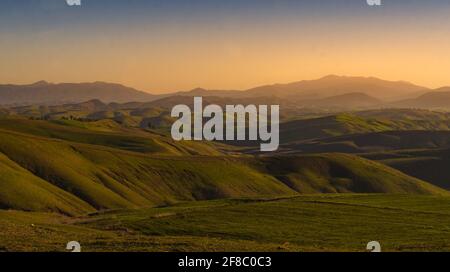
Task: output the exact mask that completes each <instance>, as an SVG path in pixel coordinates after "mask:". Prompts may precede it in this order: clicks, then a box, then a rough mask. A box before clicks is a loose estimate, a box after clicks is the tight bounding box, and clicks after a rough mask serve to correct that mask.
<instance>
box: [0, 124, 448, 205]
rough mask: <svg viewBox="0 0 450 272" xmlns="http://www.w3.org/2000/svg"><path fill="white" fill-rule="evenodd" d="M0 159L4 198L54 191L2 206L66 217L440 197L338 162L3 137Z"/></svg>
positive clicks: (393, 176) (380, 172) (348, 159)
mask: <svg viewBox="0 0 450 272" xmlns="http://www.w3.org/2000/svg"><path fill="white" fill-rule="evenodd" d="M0 154H2V155H3V156H4V160H5V161H7V162H8V163H9V164H12V163H14V167H15V168H16V170H14V171H16V172H19V173H21V175H19V174H16V173H15V172H14V171H13V170H11V169H10V168H11V167H10V168H8V167H7V164H2V169H1V170H2V171H3V173H4V176H11V177H14V178H11V179H7V181H8V182H6V181H4V182H3V183H2V184H1V187H4V188H2V190H3V191H5V192H7V193H8V192H9V191H8V190H11V187H10V186H9V183H11V182H13V183H14V184H20V182H21V181H22V180H24V179H25V178H23V176H24V175H29V176H32V175H33V177H34V178H33V180H36V181H35V183H39V186H40V187H43V188H45V189H46V190H47V191H48V190H50V189H51V190H53V191H51V192H49V193H48V194H44V193H43V192H41V191H42V190H40V191H39V195H36V194H32V193H30V195H27V194H26V193H24V195H23V196H22V197H17V198H14V199H11V198H9V197H7V196H6V195H7V193H4V194H3V196H4V198H1V199H0V205H1V206H3V207H10V208H18V209H24V210H35V211H48V210H51V211H56V212H60V211H63V212H65V213H69V214H74V213H78V212H79V213H82V212H85V211H88V210H92V208H95V209H97V210H103V209H121V208H137V207H146V206H156V205H163V204H167V203H174V202H177V201H188V200H208V199H221V198H231V197H259V196H286V195H293V194H297V193H322V192H328V193H330V192H362V193H417V194H444V193H445V192H444V191H443V190H440V189H438V188H436V187H433V186H431V185H429V184H426V183H424V182H422V181H420V180H417V179H414V178H411V177H408V176H406V175H404V174H401V173H400V172H397V171H395V170H393V169H391V168H388V167H385V166H383V165H381V164H377V163H373V162H369V161H367V160H364V159H361V158H358V157H354V156H350V155H339V154H325V155H321V156H297V157H290V158H289V157H285V158H262V159H257V158H254V157H231V156H229V157H222V156H183V157H177V156H155V155H150V154H143V153H139V152H130V151H125V150H121V149H117V148H110V147H105V146H101V145H92V144H81V143H75V142H69V141H63V140H58V139H52V138H44V137H38V136H35V135H26V134H21V133H17V132H8V131H1V130H0ZM42 183H45V184H46V186H47V187H49V188H50V189H48V188H47V187H44V185H42ZM17 186H19V185H17ZM29 186H30V188H31V186H32V184H31V183H30V185H29ZM34 187H36V186H34ZM34 187H33V188H31V189H33V190H32V191H33V192H34V191H36V192H37V189H34ZM54 187H58V188H59V189H60V190H63V191H64V192H66V193H68V194H70V195H71V197H72V198H76V201H67V203H61V202H58V201H57V200H58V198H57V197H56V196H55V195H57V194H58V193H59V192H60V191H55V189H56V188H54ZM31 189H30V190H31ZM54 191H55V192H54ZM32 202H33V203H34V204H33V205H32V206H28V205H31V204H28V203H32ZM72 203H73V206H72ZM67 206H70V207H67Z"/></svg>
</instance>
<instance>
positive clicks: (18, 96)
mask: <svg viewBox="0 0 450 272" xmlns="http://www.w3.org/2000/svg"><path fill="white" fill-rule="evenodd" d="M156 98H157V96H155V95H152V94H149V93H146V92H142V91H138V90H136V89H133V88H130V87H126V86H123V85H120V84H113V83H105V82H94V83H60V84H52V83H48V82H46V81H39V82H36V83H34V84H30V85H0V104H3V105H14V104H16V105H17V104H19V105H21V104H22V105H24V104H25V105H29V104H53V105H55V104H63V103H79V102H84V101H88V100H92V99H100V100H102V101H104V102H129V101H151V100H154V99H156Z"/></svg>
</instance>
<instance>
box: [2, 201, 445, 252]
mask: <svg viewBox="0 0 450 272" xmlns="http://www.w3.org/2000/svg"><path fill="white" fill-rule="evenodd" d="M449 208H450V198H449V197H435V196H407V195H326V196H325V195H321V196H308V195H307V196H298V197H292V198H281V199H240V200H239V199H234V200H217V201H200V202H190V203H180V204H177V205H174V206H168V207H160V208H148V209H138V210H121V211H110V212H104V213H96V214H91V215H89V216H80V217H75V218H73V217H71V218H69V217H64V216H61V215H55V214H53V215H51V214H42V213H26V212H17V211H1V212H0V215H1V216H0V227H1V229H2V232H1V233H0V244H1V245H2V246H1V248H0V249H1V250H4V251H24V250H26V251H65V245H66V243H67V242H68V241H72V240H76V241H79V242H80V243H81V245H82V250H83V251H355V252H358V251H361V252H364V251H365V247H366V244H367V243H368V242H369V241H373V240H376V241H379V242H380V243H381V245H382V249H383V251H449V250H450V212H449V210H450V209H449Z"/></svg>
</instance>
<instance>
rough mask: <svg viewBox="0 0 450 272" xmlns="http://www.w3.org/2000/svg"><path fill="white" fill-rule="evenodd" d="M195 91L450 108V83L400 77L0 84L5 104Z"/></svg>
mask: <svg viewBox="0 0 450 272" xmlns="http://www.w3.org/2000/svg"><path fill="white" fill-rule="evenodd" d="M193 96H203V97H208V98H209V99H207V100H208V101H209V102H211V103H216V104H227V103H234V104H237V103H243V104H258V103H259V104H261V103H271V104H273V103H275V102H276V103H278V104H280V105H284V106H286V107H291V106H296V107H317V108H377V107H413V108H448V107H450V87H444V88H440V89H436V90H431V89H428V88H426V87H422V86H417V85H414V84H411V83H408V82H404V81H386V80H381V79H377V78H373V77H345V76H335V75H330V76H326V77H323V78H320V79H317V80H304V81H299V82H294V83H288V84H274V85H265V86H260V87H256V88H252V89H248V90H243V91H237V90H206V89H202V88H196V89H193V90H191V91H185V92H175V93H168V94H162V95H153V94H150V93H147V92H143V91H139V90H136V89H133V88H130V87H126V86H123V85H120V84H113V83H105V82H94V83H60V84H52V83H48V82H45V81H40V82H36V83H34V84H30V85H0V104H1V105H9V106H11V105H15V106H17V105H31V104H45V105H60V104H67V103H81V102H85V101H89V100H94V99H98V100H101V101H102V102H105V103H111V102H116V103H125V102H147V103H150V104H152V105H154V106H158V105H159V106H163V107H168V106H172V105H175V104H179V103H180V102H184V103H185V104H186V103H189V101H190V100H192V99H191V98H192V97H193Z"/></svg>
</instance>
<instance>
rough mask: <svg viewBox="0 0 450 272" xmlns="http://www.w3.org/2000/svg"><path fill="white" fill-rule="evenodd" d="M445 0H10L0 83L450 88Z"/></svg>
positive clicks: (0, 50) (0, 42)
mask: <svg viewBox="0 0 450 272" xmlns="http://www.w3.org/2000/svg"><path fill="white" fill-rule="evenodd" d="M55 1H56V2H55ZM223 2H226V3H223ZM314 2H320V3H314ZM424 2H427V3H424ZM447 2H449V1H443V0H442V1H440V0H436V1H415V0H410V1H402V0H398V1H395V3H394V1H387V0H385V4H384V6H383V7H376V8H374V7H369V6H367V5H366V4H365V1H363V0H361V1H360V0H348V1H338V0H330V1H312V2H311V1H310V2H307V1H300V0H298V1H292V0H291V1H288V0H285V1H284V0H278V1H269V0H258V1H256V0H239V1H238V0H229V1H221V2H219V1H215V0H208V1H206V0H195V1H192V2H190V3H189V4H186V1H181V0H165V1H156V0H146V1H144V0H135V1H118V0H110V1H104V0H97V1H93V0H91V1H89V0H84V2H83V6H82V7H76V8H74V7H68V6H66V5H65V4H64V1H62V0H61V1H59V0H35V1H31V0H28V1H26V0H21V1H12V0H6V4H4V6H2V9H1V11H0V37H1V38H0V83H19V84H24V83H31V82H35V81H38V80H47V81H51V82H87V81H108V82H117V83H122V84H125V85H129V86H132V87H135V88H138V89H141V90H145V91H148V92H152V93H160V92H167V91H178V90H189V89H192V88H195V87H203V88H209V89H246V88H250V87H255V86H258V85H263V84H271V83H285V82H292V81H298V80H303V79H314V78H319V77H322V76H324V75H327V74H338V75H355V76H375V77H379V78H383V79H388V80H406V81H411V82H414V83H416V84H420V85H424V86H427V87H440V86H443V85H450V77H449V71H450V19H449V18H450V17H449V16H448V14H450V4H449V3H447ZM2 4H3V3H2Z"/></svg>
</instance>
